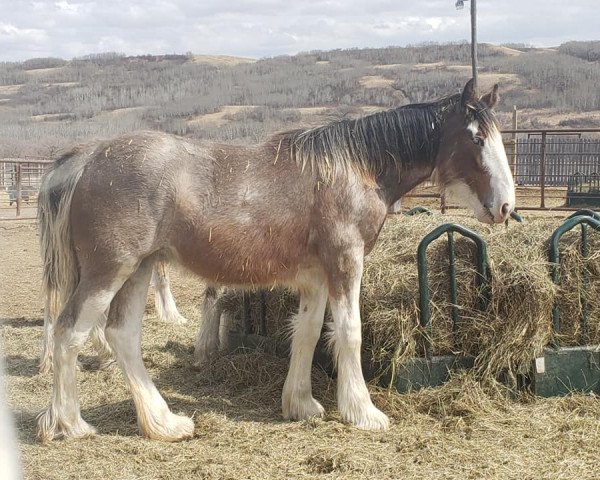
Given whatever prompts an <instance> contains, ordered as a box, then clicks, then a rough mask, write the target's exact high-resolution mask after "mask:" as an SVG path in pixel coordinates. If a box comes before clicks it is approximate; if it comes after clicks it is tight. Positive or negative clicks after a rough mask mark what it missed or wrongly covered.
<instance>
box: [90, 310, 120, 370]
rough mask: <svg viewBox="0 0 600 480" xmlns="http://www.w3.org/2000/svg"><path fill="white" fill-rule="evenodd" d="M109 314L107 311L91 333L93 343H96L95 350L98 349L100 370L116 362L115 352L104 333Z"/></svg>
mask: <svg viewBox="0 0 600 480" xmlns="http://www.w3.org/2000/svg"><path fill="white" fill-rule="evenodd" d="M107 315H108V312H105V314H104V315H103V316H102V320H101V321H100V323H99V324H98V325H96V326H95V327H94V328H93V329H92V332H91V334H90V338H91V340H92V345H94V350H96V353H97V354H98V361H99V362H100V363H99V365H98V368H99V369H100V370H104V369H107V368H109V367H110V366H111V365H114V363H115V358H114V353H113V351H112V348H110V345H109V344H108V341H107V340H106V335H105V333H104V329H105V327H106V317H107Z"/></svg>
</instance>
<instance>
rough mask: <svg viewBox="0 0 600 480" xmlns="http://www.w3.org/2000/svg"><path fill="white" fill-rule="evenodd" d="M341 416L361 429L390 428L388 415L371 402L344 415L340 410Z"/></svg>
mask: <svg viewBox="0 0 600 480" xmlns="http://www.w3.org/2000/svg"><path fill="white" fill-rule="evenodd" d="M342 418H343V419H344V420H345V421H346V422H348V423H349V424H351V425H353V426H355V427H356V428H359V429H361V430H387V429H388V428H390V419H389V418H388V416H387V415H386V414H385V413H383V412H382V411H381V410H379V409H378V408H377V407H375V405H373V404H371V405H369V406H367V407H366V408H364V409H361V410H359V411H356V412H350V414H346V415H344V413H343V412H342Z"/></svg>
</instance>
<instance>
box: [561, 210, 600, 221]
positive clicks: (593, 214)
mask: <svg viewBox="0 0 600 480" xmlns="http://www.w3.org/2000/svg"><path fill="white" fill-rule="evenodd" d="M581 215H587V216H588V217H592V218H595V219H596V220H600V213H598V212H594V211H593V210H590V209H589V208H583V209H581V210H577V211H576V212H575V213H573V214H571V215H569V216H568V217H567V220H568V219H569V218H575V217H579V216H581Z"/></svg>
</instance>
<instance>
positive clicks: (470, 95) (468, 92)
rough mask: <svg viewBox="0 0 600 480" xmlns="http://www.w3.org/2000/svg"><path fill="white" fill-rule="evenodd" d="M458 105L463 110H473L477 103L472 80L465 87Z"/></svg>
mask: <svg viewBox="0 0 600 480" xmlns="http://www.w3.org/2000/svg"><path fill="white" fill-rule="evenodd" d="M460 103H461V105H462V107H463V108H464V109H467V108H469V107H470V108H473V105H475V104H476V103H477V92H475V82H474V81H473V79H471V80H469V81H468V82H467V84H466V85H465V88H464V90H463V92H462V98H461V101H460Z"/></svg>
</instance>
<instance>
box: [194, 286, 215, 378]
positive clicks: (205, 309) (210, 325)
mask: <svg viewBox="0 0 600 480" xmlns="http://www.w3.org/2000/svg"><path fill="white" fill-rule="evenodd" d="M221 312H222V308H221V306H220V305H219V301H218V293H217V291H216V290H215V289H214V288H213V287H208V288H207V289H206V293H205V294H204V301H203V303H202V323H201V324H200V329H199V330H198V336H197V337H196V345H195V348H194V365H195V366H197V367H199V366H200V365H202V364H204V363H207V362H208V361H209V360H210V359H211V357H212V356H213V355H214V354H215V353H217V351H218V350H219V327H220V321H221Z"/></svg>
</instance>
